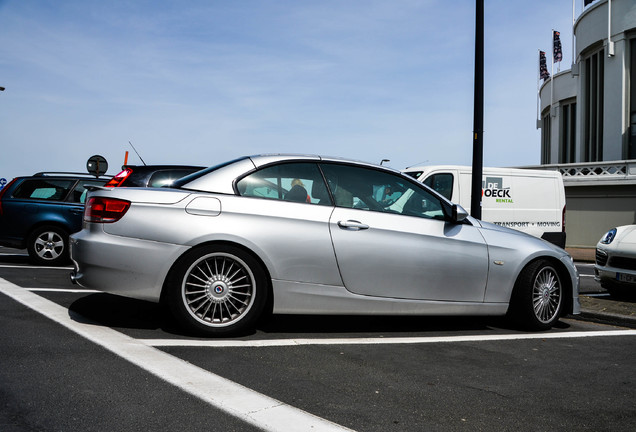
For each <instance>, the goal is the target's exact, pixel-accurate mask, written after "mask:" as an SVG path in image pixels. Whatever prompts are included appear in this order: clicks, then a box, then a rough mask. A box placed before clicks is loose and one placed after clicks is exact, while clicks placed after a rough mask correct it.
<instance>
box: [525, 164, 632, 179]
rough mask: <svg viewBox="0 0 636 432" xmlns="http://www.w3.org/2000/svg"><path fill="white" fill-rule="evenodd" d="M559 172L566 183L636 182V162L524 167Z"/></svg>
mask: <svg viewBox="0 0 636 432" xmlns="http://www.w3.org/2000/svg"><path fill="white" fill-rule="evenodd" d="M523 168H532V169H544V170H554V171H559V172H560V173H561V175H563V180H564V181H565V182H569V181H573V182H577V181H586V180H591V181H594V180H601V181H603V180H632V181H635V180H636V160H623V161H605V162H584V163H571V164H550V165H535V166H524V167H523Z"/></svg>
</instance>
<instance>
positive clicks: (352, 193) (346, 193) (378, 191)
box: [322, 164, 444, 219]
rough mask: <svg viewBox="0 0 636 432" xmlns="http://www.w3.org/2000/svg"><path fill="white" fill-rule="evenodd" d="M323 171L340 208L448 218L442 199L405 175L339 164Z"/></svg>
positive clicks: (324, 168)
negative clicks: (445, 214)
mask: <svg viewBox="0 0 636 432" xmlns="http://www.w3.org/2000/svg"><path fill="white" fill-rule="evenodd" d="M322 168H323V172H324V173H325V177H326V178H327V183H328V185H329V189H330V190H331V193H332V195H333V196H334V198H335V200H336V206H338V207H347V208H353V209H361V210H370V211H378V212H384V213H395V214H401V215H405V216H416V217H421V218H427V219H444V211H443V207H442V203H441V202H440V200H439V198H437V197H436V196H434V195H433V194H431V193H430V192H428V191H427V190H426V189H425V188H423V187H420V186H419V185H417V184H413V183H411V182H410V181H408V180H406V179H404V178H402V177H401V176H398V175H394V174H391V173H388V172H385V171H380V170H374V169H371V168H364V167H355V166H348V165H339V164H324V165H322Z"/></svg>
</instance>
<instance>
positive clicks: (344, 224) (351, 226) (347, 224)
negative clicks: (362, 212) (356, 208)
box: [338, 220, 369, 231]
mask: <svg viewBox="0 0 636 432" xmlns="http://www.w3.org/2000/svg"><path fill="white" fill-rule="evenodd" d="M338 226H339V227H340V228H344V229H348V230H352V231H360V230H365V229H369V225H365V224H363V223H361V222H358V221H355V220H347V221H338Z"/></svg>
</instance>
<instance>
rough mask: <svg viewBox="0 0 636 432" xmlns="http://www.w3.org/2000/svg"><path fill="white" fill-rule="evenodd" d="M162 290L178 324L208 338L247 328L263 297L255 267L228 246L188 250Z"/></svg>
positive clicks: (260, 275) (262, 285)
mask: <svg viewBox="0 0 636 432" xmlns="http://www.w3.org/2000/svg"><path fill="white" fill-rule="evenodd" d="M166 289H167V290H168V296H167V298H168V300H169V302H170V307H171V309H172V311H173V314H174V315H175V317H176V318H177V320H179V321H180V323H181V324H183V325H184V326H185V327H187V328H189V329H191V330H194V331H196V332H199V333H206V334H213V335H229V334H234V333H237V332H239V331H243V330H246V329H248V328H250V326H252V325H253V324H254V322H255V320H256V319H257V318H258V317H259V316H260V314H261V313H262V311H263V308H264V305H265V302H266V298H267V283H266V278H265V274H264V272H263V270H262V268H261V266H260V264H259V263H258V262H257V261H256V260H255V259H254V258H253V257H252V256H251V255H249V254H247V253H246V252H244V251H242V250H241V249H238V248H235V247H233V246H205V247H200V248H197V249H194V250H192V251H190V252H189V253H187V254H186V255H185V256H184V257H183V258H182V259H181V260H180V261H179V262H178V263H177V265H175V267H174V268H173V271H171V273H170V275H169V276H168V280H167V285H166Z"/></svg>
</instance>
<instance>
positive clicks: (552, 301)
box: [532, 267, 561, 323]
mask: <svg viewBox="0 0 636 432" xmlns="http://www.w3.org/2000/svg"><path fill="white" fill-rule="evenodd" d="M532 303H533V306H534V315H535V316H536V317H537V319H538V320H539V321H541V322H542V323H549V322H551V321H552V320H554V317H555V316H556V314H557V312H558V311H559V306H560V305H561V282H560V281H559V275H558V274H557V272H556V270H554V269H553V268H552V267H543V268H542V269H541V270H540V271H539V273H538V274H537V276H536V277H535V279H534V287H533V290H532Z"/></svg>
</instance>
